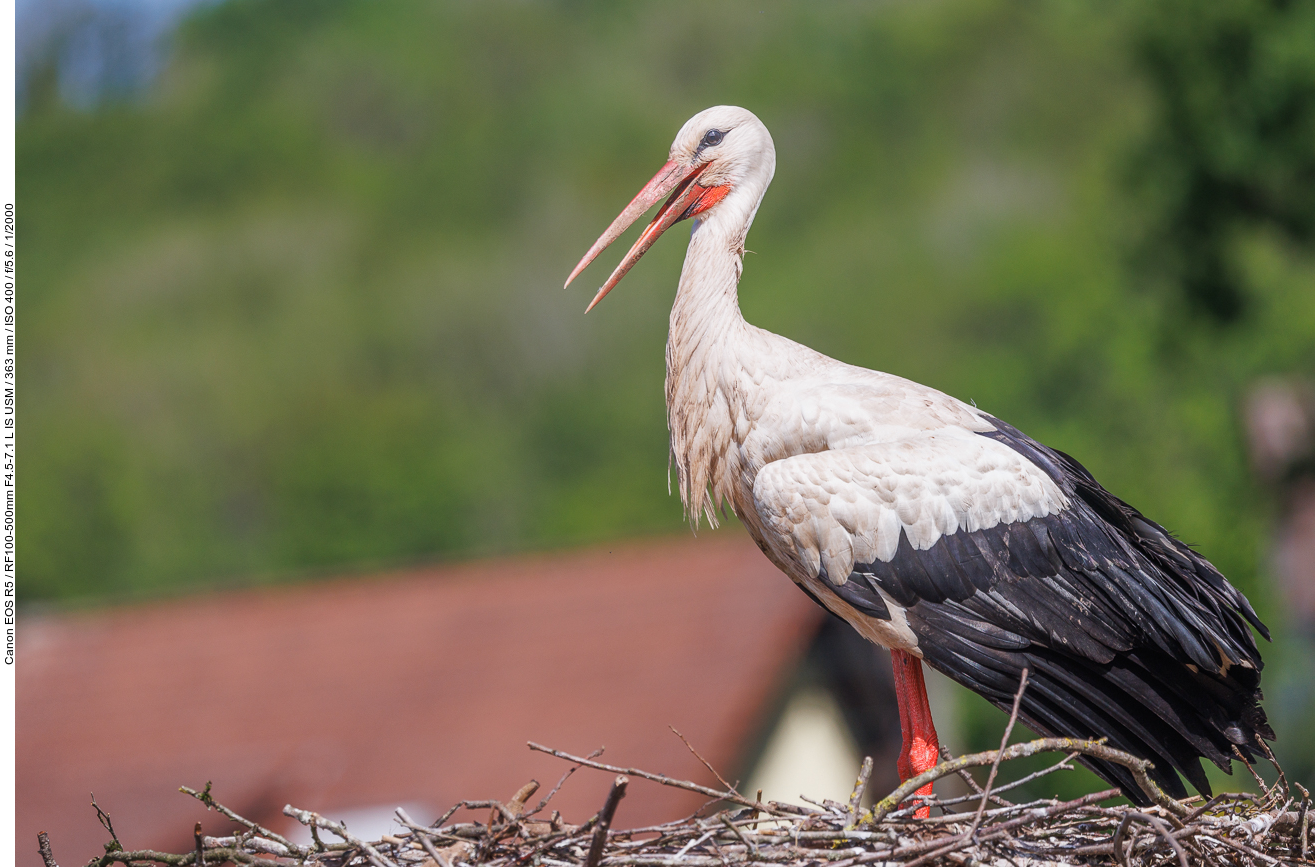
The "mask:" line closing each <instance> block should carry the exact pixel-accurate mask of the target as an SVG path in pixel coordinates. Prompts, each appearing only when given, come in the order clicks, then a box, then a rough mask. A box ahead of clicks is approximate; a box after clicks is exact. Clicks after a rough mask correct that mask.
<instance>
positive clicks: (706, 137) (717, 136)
mask: <svg viewBox="0 0 1315 867" xmlns="http://www.w3.org/2000/svg"><path fill="white" fill-rule="evenodd" d="M725 137H726V133H724V132H722V131H721V130H719V129H710V130H708V131H707V132H706V133H704V134H703V141H701V142H699V149H700V150H701V149H703V148H708V147H712V146H713V145H719V144H721V140H722V139H723V138H725Z"/></svg>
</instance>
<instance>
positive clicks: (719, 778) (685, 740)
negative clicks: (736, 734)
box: [667, 723, 740, 795]
mask: <svg viewBox="0 0 1315 867" xmlns="http://www.w3.org/2000/svg"><path fill="white" fill-rule="evenodd" d="M667 728H669V729H671V731H672V732H675V735H676V737H678V738H680V740H681V741H682V742H683V743H684V744H685V746H686V747H687V748H688V749H689V751H690V752H691V753H693V754H694V758H696V759H698V760H699V761H700V762H702V763H703V767H705V768H707V769H708V770H709V771H710V772H711V773H712V775H713V776H714V777H716V778H717V782H719V783H721V784H722V785H723V786H725V787H726V791H728V792H735V794H737V795H738V794H739V793H740V792H739V790H738V789H736V788H735V787H734V786H732V785H731V784H730V783H728V782H726V780H725V778H724V777H722V775H721V774H719V773H717V769H716V768H714V767H713V766H712V763H711V762H709V761H708V760H707V759H705V758H703V756H701V755H699V751H698V750H696V749H694V745H693V744H691V743H690V742H689V738H687V737H685V736H684V735H682V734H681V733H680V732H678V731H676V727H675V726H673V725H671V724H669V723H668V724H667Z"/></svg>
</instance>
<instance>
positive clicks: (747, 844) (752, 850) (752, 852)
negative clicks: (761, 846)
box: [718, 813, 758, 861]
mask: <svg viewBox="0 0 1315 867" xmlns="http://www.w3.org/2000/svg"><path fill="white" fill-rule="evenodd" d="M718 818H720V819H721V823H722V824H723V825H725V826H726V827H727V828H730V830H731V833H732V834H734V835H735V836H736V837H737V838H739V841H740V842H741V843H743V844H744V849H745V853H746V857H747V858H748V859H749V860H750V861H756V860H758V847H757V846H755V845H754V844H753V842H752V841H750V840H749V838H748V837H746V836H744V832H743V831H741V830H740V829H739V828H738V827H736V825H735V823H734V822H732V821H731V819H730V817H729V816H727V815H726V814H725V813H720V814H718Z"/></svg>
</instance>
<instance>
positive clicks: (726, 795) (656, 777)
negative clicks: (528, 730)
mask: <svg viewBox="0 0 1315 867" xmlns="http://www.w3.org/2000/svg"><path fill="white" fill-rule="evenodd" d="M529 748H530V749H532V750H535V751H537V752H541V753H547V754H548V755H550V756H556V757H557V758H559V759H566V760H567V761H568V762H575V763H576V764H580V765H584V766H585V767H589V768H597V769H598V770H600V771H610V772H611V773H614V774H627V775H629V776H632V777H639V778H640V779H642V780H651V781H653V782H655V783H661V784H662V785H664V786H675V787H676V788H678V789H685V790H687V791H690V792H698V793H699V794H700V795H707V796H708V797H710V798H716V799H717V800H719V801H730V802H732V803H735V804H739V805H740V806H741V807H749V808H751V809H752V808H753V807H755V806H757V807H758V808H759V809H761V810H763V811H764V812H769V813H776V812H778V811H777V810H776V809H775V808H773V807H771V806H765V807H764V806H759V805H758V804H757V803H756V802H754V801H750V800H749V799H748V798H746V797H744V796H743V795H741V794H740V793H739V792H731V791H726V792H719V791H717V790H716V789H710V788H708V787H707V786H700V785H699V784H698V783H691V782H690V781H688V780H677V779H674V778H672V777H668V776H667V775H666V774H652V773H649V772H648V771H641V770H639V769H638V768H619V767H617V766H616V765H608V764H604V763H603V762H595V761H592V760H591V759H586V758H584V757H582V756H573V755H571V754H570V753H565V752H562V751H561V750H555V749H553V748H552V747H545V746H544V745H543V744H536V743H535V742H534V741H530V742H529ZM773 803H774V802H773Z"/></svg>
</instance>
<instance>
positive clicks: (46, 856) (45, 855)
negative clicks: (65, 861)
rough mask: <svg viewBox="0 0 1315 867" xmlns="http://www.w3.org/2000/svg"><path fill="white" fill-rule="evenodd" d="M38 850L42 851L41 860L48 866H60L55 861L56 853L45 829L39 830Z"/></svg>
mask: <svg viewBox="0 0 1315 867" xmlns="http://www.w3.org/2000/svg"><path fill="white" fill-rule="evenodd" d="M37 851H38V852H40V853H41V861H42V863H44V864H45V865H46V867H59V864H57V863H56V862H55V853H54V852H51V851H50V837H48V836H47V835H46V832H45V831H38V832H37Z"/></svg>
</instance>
